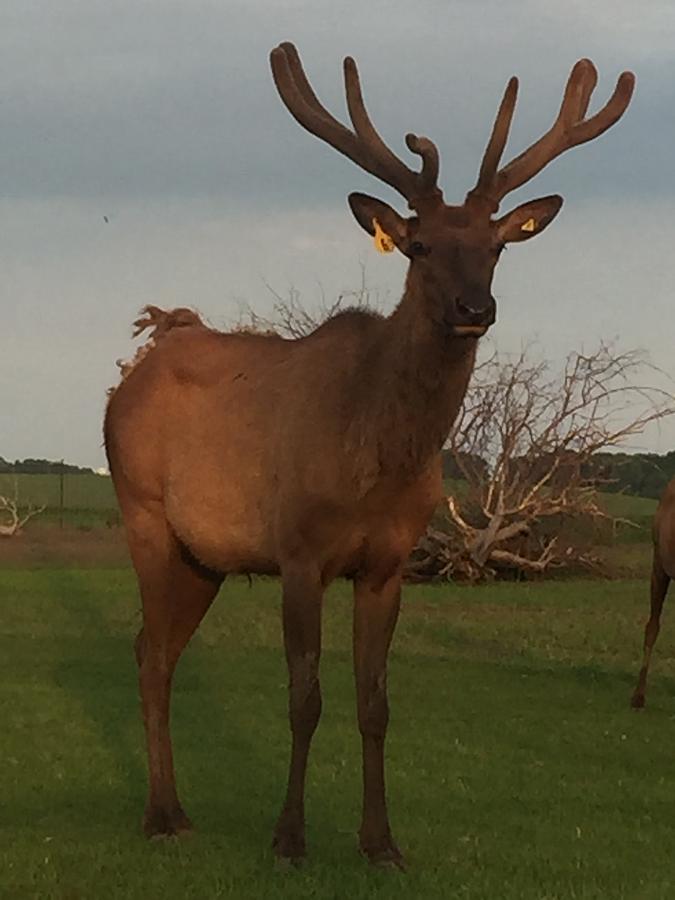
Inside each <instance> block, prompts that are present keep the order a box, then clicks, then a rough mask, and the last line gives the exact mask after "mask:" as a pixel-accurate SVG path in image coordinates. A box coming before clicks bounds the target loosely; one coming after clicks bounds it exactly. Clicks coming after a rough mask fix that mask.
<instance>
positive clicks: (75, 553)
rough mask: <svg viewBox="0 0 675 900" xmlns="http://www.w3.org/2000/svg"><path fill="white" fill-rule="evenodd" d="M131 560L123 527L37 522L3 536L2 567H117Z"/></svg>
mask: <svg viewBox="0 0 675 900" xmlns="http://www.w3.org/2000/svg"><path fill="white" fill-rule="evenodd" d="M129 564H130V562H129V553H128V551H127V545H126V540H125V536H124V530H123V529H122V528H119V527H112V528H106V527H101V528H87V529H85V528H76V527H73V526H65V527H63V528H60V527H59V526H58V525H54V524H49V523H38V522H36V523H35V524H33V525H31V526H29V527H28V528H26V530H25V531H24V533H23V534H20V535H18V536H15V537H11V538H0V568H16V567H21V568H38V567H45V566H74V567H77V568H116V567H119V566H128V565H129Z"/></svg>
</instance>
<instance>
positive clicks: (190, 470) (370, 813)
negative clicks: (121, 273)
mask: <svg viewBox="0 0 675 900" xmlns="http://www.w3.org/2000/svg"><path fill="white" fill-rule="evenodd" d="M271 67H272V73H273V78H274V82H275V84H276V87H277V90H278V92H279V94H280V95H281V99H282V101H283V102H284V104H285V105H286V107H287V108H288V110H289V112H290V113H291V115H292V116H293V117H294V118H295V119H296V120H297V121H298V122H299V123H300V124H301V125H302V126H303V127H304V128H305V129H307V130H308V131H309V132H311V133H312V134H313V135H315V136H316V137H318V138H320V139H321V140H323V141H325V142H326V143H327V144H329V145H330V146H331V147H333V148H334V149H336V150H338V151H339V152H340V153H343V154H345V155H346V156H347V157H349V159H351V160H352V161H353V162H354V163H356V164H357V165H358V166H360V167H361V168H362V169H365V170H366V171H367V172H369V173H371V174H372V175H374V176H376V177H377V178H378V179H380V180H381V181H383V182H384V183H386V184H388V185H390V186H391V187H393V188H394V189H395V190H396V191H397V192H398V193H399V194H400V195H401V196H402V197H403V198H404V199H405V200H406V201H407V203H408V206H409V208H410V210H411V215H410V216H409V217H407V218H406V217H404V216H401V215H399V214H398V213H397V212H396V211H395V210H394V209H393V208H392V207H390V206H388V205H387V204H385V203H383V202H382V201H380V200H377V199H374V198H372V197H369V196H366V195H365V194H360V193H353V194H350V195H349V206H350V207H351V210H352V212H353V214H354V216H355V218H356V220H357V222H358V223H359V224H360V225H361V226H362V227H363V228H364V229H365V231H366V232H368V234H370V235H371V236H372V235H375V236H376V237H378V238H379V239H380V240H382V239H383V238H384V239H386V240H385V243H386V244H390V245H391V247H392V248H396V249H398V250H399V251H400V252H401V253H403V254H404V256H406V257H407V258H408V260H409V267H408V272H407V277H406V282H405V290H404V292H403V296H402V298H401V300H400V302H399V304H398V305H397V307H396V309H395V310H394V312H393V313H392V314H391V315H389V316H388V317H384V316H380V315H377V314H374V313H369V312H365V311H363V310H351V311H345V312H342V313H340V314H338V315H336V316H334V317H333V318H331V319H329V320H328V321H326V322H324V323H323V324H321V325H320V326H319V327H318V328H317V329H316V330H315V331H314V332H312V333H311V334H310V335H308V336H306V337H303V338H300V339H296V340H286V339H283V338H281V337H279V336H274V335H256V334H243V333H240V334H237V333H231V334H227V333H220V332H217V331H215V330H213V329H211V328H207V327H205V326H201V325H195V326H192V327H191V326H190V325H189V324H188V325H187V326H186V327H180V328H176V329H173V330H168V331H166V332H165V333H164V334H163V335H162V337H161V339H160V340H158V341H157V343H156V346H155V347H154V348H153V349H152V350H151V351H150V352H148V353H147V354H146V355H145V356H144V357H143V358H142V359H141V360H140V362H139V363H138V365H137V366H135V367H134V369H133V370H132V371H130V372H129V373H128V375H127V377H126V379H125V380H124V381H123V382H122V383H121V384H120V385H119V387H118V388H117V390H115V391H114V393H113V394H112V396H111V398H110V400H109V403H108V407H107V412H106V420H105V442H106V448H107V454H108V460H109V464H110V470H111V474H112V477H113V480H114V484H115V488H116V491H117V496H118V499H119V504H120V507H121V510H122V514H123V518H124V523H125V528H126V533H127V540H128V544H129V549H130V554H131V558H132V562H133V565H134V567H135V570H136V573H137V578H138V584H139V588H140V594H141V598H142V607H143V620H142V628H141V631H140V633H139V635H138V637H137V639H136V645H135V648H136V659H137V662H138V666H139V680H140V691H141V697H142V707H143V719H144V725H145V732H146V741H147V751H148V761H149V796H148V801H147V806H146V809H145V816H144V830H145V832H146V834H147V835H148V836H161V835H175V834H179V833H180V832H183V831H186V830H188V829H189V828H190V827H191V826H190V822H189V820H188V818H187V816H186V814H185V812H184V811H183V809H182V807H181V804H180V802H179V799H178V795H177V791H176V784H175V779H174V767H173V760H172V752H171V740H170V733H169V703H170V690H171V681H172V676H173V673H174V669H175V666H176V663H177V661H178V658H179V656H180V654H181V652H182V651H183V649H184V647H185V646H186V644H187V643H188V641H189V640H190V638H191V636H192V634H193V633H194V631H195V629H196V628H197V627H198V625H199V623H200V621H201V619H202V618H203V616H204V615H205V613H206V611H207V610H208V609H209V607H210V605H211V603H212V601H213V599H214V597H215V595H216V593H217V591H218V589H219V586H220V584H221V582H222V580H223V578H224V577H225V575H226V574H229V573H250V574H254V573H267V574H278V575H280V577H281V589H282V590H281V593H282V603H281V605H282V623H283V636H284V646H285V652H286V660H287V664H288V672H289V719H290V730H291V753H290V767H289V776H288V786H287V792H286V798H285V802H284V804H283V807H282V810H281V814H280V816H279V819H278V821H277V824H276V827H275V830H274V841H273V846H274V850H275V853H276V855H277V856H278V857H279V858H281V859H283V860H286V861H291V862H298V861H299V860H300V859H301V858H302V857H303V856H304V855H305V817H304V785H305V772H306V766H307V758H308V753H309V749H310V742H311V740H312V735H313V733H314V731H315V728H316V726H317V723H318V721H319V716H320V713H321V691H320V687H319V657H320V652H321V607H322V596H323V593H324V589H325V588H326V586H327V585H328V584H329V583H330V582H331V581H332V580H333V579H335V578H337V577H340V576H342V577H347V578H349V579H351V580H353V585H354V624H353V650H354V669H355V680H356V696H357V719H358V727H359V730H360V734H361V739H362V753H363V809H362V818H361V826H360V830H359V846H360V850H361V852H362V853H363V854H364V855H365V856H366V857H367V858H368V859H369V860H370V861H371V862H373V863H376V864H389V865H398V866H402V865H403V859H402V856H401V853H400V851H399V849H398V848H397V846H396V843H395V842H394V839H393V837H392V834H391V830H390V826H389V820H388V814H387V806H386V800H385V779H384V743H385V734H386V730H387V722H388V716H389V713H388V702H387V688H386V672H387V655H388V651H389V645H390V642H391V639H392V635H393V632H394V627H395V625H396V620H397V617H398V613H399V605H400V598H401V573H402V569H403V566H404V563H405V562H406V560H407V558H408V555H409V553H410V551H411V549H412V547H413V546H414V544H415V542H416V540H417V539H418V537H419V536H420V534H421V533H422V532H423V530H424V528H425V526H426V524H427V522H428V521H429V519H430V517H431V515H432V512H433V510H434V508H435V507H436V504H437V502H438V501H439V500H440V497H441V490H442V484H441V466H440V451H441V447H442V445H443V443H444V441H445V439H446V438H447V435H448V433H449V430H450V427H451V425H452V423H453V421H454V419H455V417H456V415H457V412H458V410H459V408H460V405H461V403H462V398H463V397H464V392H465V390H466V387H467V382H468V380H469V377H470V375H471V372H472V369H473V366H474V360H475V356H476V347H477V342H478V338H479V337H480V336H481V335H483V334H484V333H485V332H486V330H487V329H488V328H489V326H490V325H491V324H492V323H493V322H494V320H495V301H494V299H493V296H492V293H491V284H492V276H493V271H494V268H495V265H496V263H497V260H498V258H499V255H500V253H501V251H502V250H503V248H504V246H505V245H506V244H507V243H509V242H518V241H523V240H526V239H528V238H530V237H532V236H533V235H535V234H538V233H540V232H541V231H543V230H544V228H545V227H546V226H547V225H548V224H549V223H550V222H551V221H552V219H553V218H554V217H555V216H556V214H557V213H558V211H559V209H560V207H561V204H562V197H560V196H557V195H556V196H548V197H543V198H541V199H538V200H535V201H533V202H529V203H525V204H523V205H522V206H518V207H517V208H516V209H513V210H512V211H511V212H508V213H506V214H505V215H502V216H501V217H499V218H494V215H495V213H496V212H497V210H498V208H499V204H500V202H501V201H502V200H503V199H504V197H505V196H506V195H507V194H508V193H510V192H511V191H513V190H515V189H516V188H518V187H519V186H520V185H522V184H524V183H525V182H526V181H528V180H529V179H531V178H533V177H534V176H535V175H536V174H537V173H538V172H540V171H541V170H542V169H543V168H544V166H545V165H546V164H547V163H549V162H550V161H551V160H553V159H554V158H555V157H557V156H558V155H559V154H561V153H562V152H563V151H565V150H567V149H569V148H571V147H574V146H576V145H577V144H582V143H584V142H586V141H590V140H592V139H594V138H596V137H598V135H600V134H602V133H603V132H604V131H605V130H606V129H608V128H609V127H610V126H611V125H613V124H614V123H615V122H616V121H617V120H618V119H619V118H620V117H621V116H622V114H623V113H624V111H625V109H626V107H627V106H628V103H629V101H630V98H631V94H632V91H633V84H634V77H633V75H632V74H631V73H629V72H624V73H623V74H622V75H621V76H620V78H619V80H618V82H617V85H616V88H615V90H614V92H613V94H612V96H611V98H610V100H609V101H608V102H607V104H606V105H605V106H604V107H603V108H602V109H601V110H600V111H599V112H597V113H595V114H594V115H592V116H590V117H588V118H587V117H586V112H587V109H588V104H589V100H590V96H591V92H592V91H593V88H594V86H595V84H596V80H597V73H596V70H595V68H594V66H593V64H592V63H591V62H590V61H589V60H581V61H579V62H578V63H577V64H576V65H575V66H574V68H573V69H572V72H571V74H570V76H569V80H568V82H567V86H566V88H565V95H564V99H563V101H562V105H561V107H560V112H559V114H558V116H557V118H556V120H555V122H554V124H553V126H552V127H551V129H550V130H549V131H548V132H546V134H544V136H543V137H541V138H540V139H539V140H537V141H536V142H535V143H534V144H532V146H530V147H529V148H528V149H527V150H525V151H524V152H523V153H521V154H520V155H519V156H516V157H515V158H514V159H512V160H511V162H509V163H508V164H507V165H504V166H503V167H501V168H500V160H501V157H502V153H503V150H504V147H505V144H506V140H507V136H508V132H509V127H510V123H511V118H512V115H513V111H514V106H515V102H516V93H517V88H518V82H517V79H515V78H512V79H511V80H510V81H509V83H508V86H507V88H506V91H505V93H504V96H503V100H502V101H501V105H500V107H499V111H498V113H497V116H496V119H495V122H494V126H493V129H492V133H491V136H490V138H489V141H488V144H487V148H486V150H485V155H484V156H483V160H482V163H481V166H480V172H479V175H478V180H477V183H476V185H475V187H474V188H472V190H471V191H469V193H468V195H467V197H466V200H465V201H464V203H463V204H461V205H456V206H451V205H448V204H446V203H445V202H444V200H443V194H442V191H441V188H440V187H439V186H438V170H439V154H438V150H437V148H436V146H435V145H434V144H433V143H432V142H431V141H430V140H429V139H427V138H425V137H417V136H415V135H413V134H408V135H407V137H406V143H407V146H408V148H409V149H410V150H411V151H412V152H413V153H415V154H416V155H418V156H419V157H420V158H421V166H420V168H419V171H417V170H416V169H414V168H410V167H409V166H408V165H406V164H405V163H404V162H403V161H402V160H401V159H400V158H399V157H398V156H396V155H395V154H394V153H393V152H392V151H391V150H390V149H389V147H387V145H386V144H385V143H384V141H383V140H382V138H381V137H380V135H379V134H378V132H377V131H376V129H375V127H374V125H373V124H372V122H371V120H370V117H369V115H368V113H367V112H366V108H365V105H364V101H363V97H362V93H361V86H360V81H359V75H358V71H357V67H356V64H355V62H354V60H353V59H351V58H347V59H345V61H344V76H345V86H346V97H347V106H348V109H349V115H350V118H351V122H352V126H353V128H348V127H346V126H344V125H343V124H341V123H340V122H339V121H338V120H337V119H335V118H334V117H333V116H332V115H331V114H330V113H329V112H328V111H327V110H326V109H325V108H324V106H322V104H321V103H320V101H319V100H318V99H317V97H316V95H315V93H314V91H313V90H312V88H311V87H310V84H309V82H308V80H307V77H306V75H305V73H304V70H303V68H302V64H301V62H300V58H299V56H298V53H297V51H296V49H295V47H294V46H293V45H292V44H290V43H283V44H281V45H280V46H278V47H276V48H275V49H274V50H273V51H272V53H271Z"/></svg>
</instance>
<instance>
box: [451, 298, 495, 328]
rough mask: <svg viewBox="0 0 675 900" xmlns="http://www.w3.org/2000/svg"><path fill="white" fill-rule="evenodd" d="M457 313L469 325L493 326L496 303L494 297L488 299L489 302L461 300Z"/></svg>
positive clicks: (458, 301) (472, 299)
mask: <svg viewBox="0 0 675 900" xmlns="http://www.w3.org/2000/svg"><path fill="white" fill-rule="evenodd" d="M457 312H458V313H459V314H460V316H461V317H462V319H464V321H465V322H466V323H467V324H470V325H491V324H492V323H493V322H494V320H495V301H494V300H493V299H492V297H488V299H487V300H480V299H478V298H476V299H474V298H471V299H466V300H463V299H459V300H457Z"/></svg>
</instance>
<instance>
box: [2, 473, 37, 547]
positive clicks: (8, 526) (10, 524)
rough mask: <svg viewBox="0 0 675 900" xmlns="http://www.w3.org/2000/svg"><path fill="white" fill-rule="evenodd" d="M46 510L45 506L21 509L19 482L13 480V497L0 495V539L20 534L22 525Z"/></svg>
mask: <svg viewBox="0 0 675 900" xmlns="http://www.w3.org/2000/svg"><path fill="white" fill-rule="evenodd" d="M46 508H47V504H46V503H43V504H42V506H33V504H32V503H31V504H29V505H28V507H23V509H22V508H21V505H20V502H19V480H18V478H15V479H14V496H13V497H7V496H5V495H2V494H0V520H4V521H0V538H5V537H14V536H15V535H18V534H21V531H22V530H23V527H24V525H25V524H26V523H27V522H28V521H29V520H30V519H32V518H33V517H34V516H37V515H39V514H40V513H41V512H44V510H45V509H46Z"/></svg>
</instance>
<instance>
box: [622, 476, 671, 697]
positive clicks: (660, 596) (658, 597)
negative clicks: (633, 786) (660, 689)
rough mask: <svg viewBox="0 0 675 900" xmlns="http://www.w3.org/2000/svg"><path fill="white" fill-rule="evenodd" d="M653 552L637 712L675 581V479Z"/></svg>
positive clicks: (660, 511) (659, 514)
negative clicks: (665, 604)
mask: <svg viewBox="0 0 675 900" xmlns="http://www.w3.org/2000/svg"><path fill="white" fill-rule="evenodd" d="M653 538H654V552H653V557H652V577H651V604H650V612H649V619H648V620H647V625H646V626H645V639H644V656H643V660H642V668H641V669H640V674H639V676H638V683H637V685H636V687H635V692H634V693H633V697H632V699H631V705H632V706H633V708H634V709H641V708H642V707H643V706H644V705H645V692H646V690H647V673H648V672H649V663H650V661H651V658H652V650H653V649H654V644H655V642H656V638H657V637H658V635H659V628H660V624H661V611H662V610H663V603H664V600H665V599H666V594H667V593H668V587H669V585H670V582H671V579H673V578H675V478H673V480H672V481H671V482H670V483H669V484H668V486H667V487H666V489H665V491H664V492H663V495H662V497H661V500H660V502H659V505H658V507H657V510H656V515H655V516H654V529H653Z"/></svg>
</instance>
